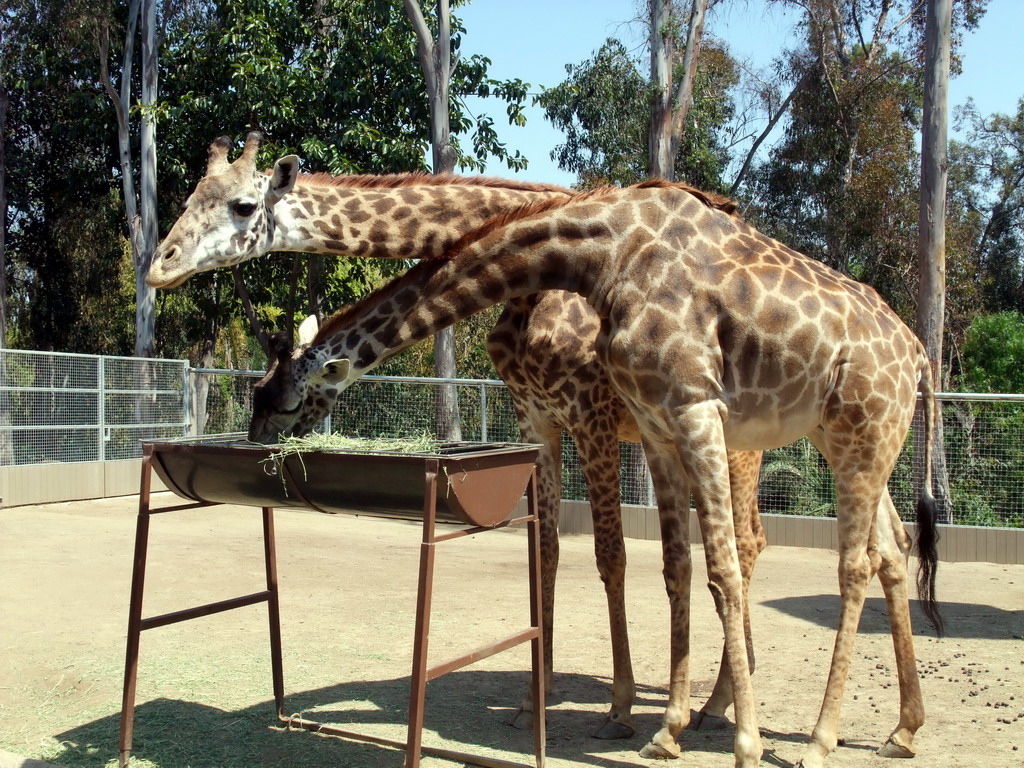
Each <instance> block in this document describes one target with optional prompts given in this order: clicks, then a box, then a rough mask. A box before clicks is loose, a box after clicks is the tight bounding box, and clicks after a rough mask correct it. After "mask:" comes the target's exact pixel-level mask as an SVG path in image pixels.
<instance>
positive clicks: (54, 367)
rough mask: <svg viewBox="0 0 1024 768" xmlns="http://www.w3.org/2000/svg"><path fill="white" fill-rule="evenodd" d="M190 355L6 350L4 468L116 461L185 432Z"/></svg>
mask: <svg viewBox="0 0 1024 768" xmlns="http://www.w3.org/2000/svg"><path fill="white" fill-rule="evenodd" d="M187 372H188V361H187V360H151V359H142V358H133V357H100V356H96V355H75V354H64V353H58V352H25V351H21V350H7V349H5V350H0V466H17V465H23V464H39V463H46V462H84V461H112V460H116V459H130V458H136V457H138V456H140V455H141V449H140V442H139V441H140V440H142V439H145V438H155V437H169V436H175V435H181V434H182V432H183V431H184V430H185V429H186V427H187V426H188V424H187V420H186V418H185V409H184V404H185V399H186V397H187V387H186V380H187V379H186V377H187Z"/></svg>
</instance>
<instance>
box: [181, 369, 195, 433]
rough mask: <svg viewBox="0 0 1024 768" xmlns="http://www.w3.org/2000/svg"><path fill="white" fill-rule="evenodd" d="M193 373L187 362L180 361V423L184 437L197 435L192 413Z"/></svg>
mask: <svg viewBox="0 0 1024 768" xmlns="http://www.w3.org/2000/svg"><path fill="white" fill-rule="evenodd" d="M195 375H196V374H195V371H193V370H192V367H191V366H190V365H189V363H188V360H182V361H181V421H182V423H183V424H184V425H185V430H184V431H185V434H186V435H198V434H199V421H198V419H197V418H196V416H195V415H194V414H193V413H192V400H193V397H192V386H193V384H192V381H193V379H194V378H195Z"/></svg>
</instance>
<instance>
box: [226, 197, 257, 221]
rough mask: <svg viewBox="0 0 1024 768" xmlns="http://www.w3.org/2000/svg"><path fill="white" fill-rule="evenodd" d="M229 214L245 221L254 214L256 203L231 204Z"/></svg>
mask: <svg viewBox="0 0 1024 768" xmlns="http://www.w3.org/2000/svg"><path fill="white" fill-rule="evenodd" d="M231 212H232V213H233V214H235V215H236V216H240V217H241V218H243V219H247V218H249V217H250V216H252V215H253V214H254V213H255V212H256V203H250V202H248V201H245V200H239V201H237V202H234V203H231Z"/></svg>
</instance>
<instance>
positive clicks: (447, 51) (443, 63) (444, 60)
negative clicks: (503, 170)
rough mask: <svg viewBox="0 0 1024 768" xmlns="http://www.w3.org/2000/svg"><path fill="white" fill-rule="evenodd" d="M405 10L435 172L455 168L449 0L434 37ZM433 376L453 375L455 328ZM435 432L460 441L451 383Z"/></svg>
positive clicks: (412, 8) (413, 4)
mask: <svg viewBox="0 0 1024 768" xmlns="http://www.w3.org/2000/svg"><path fill="white" fill-rule="evenodd" d="M404 2H405V12H406V15H407V16H408V17H409V22H410V23H411V24H412V27H413V29H414V30H415V32H416V40H417V46H416V52H417V56H418V57H419V62H420V68H421V69H422V70H423V79H424V80H425V81H426V84H427V96H428V99H429V104H430V143H431V150H432V152H431V154H432V160H433V169H434V173H451V172H452V171H454V170H455V160H456V154H455V148H454V147H453V146H452V144H451V127H450V124H449V121H448V115H449V109H450V108H449V98H448V84H449V82H450V80H451V68H452V56H451V51H452V46H451V13H450V10H449V7H448V0H437V5H436V12H437V37H436V38H435V37H434V36H433V35H432V33H431V31H430V28H429V27H428V26H427V21H426V19H425V18H424V17H423V12H422V10H421V9H420V5H419V0H404ZM434 375H435V376H437V377H438V378H443V379H454V378H455V329H454V328H452V327H449V328H445V329H444V330H443V331H441V332H439V333H438V334H436V335H435V336H434ZM437 434H438V437H440V438H441V439H442V440H461V439H462V424H461V420H460V418H459V400H458V394H457V392H456V390H455V387H454V386H453V385H450V384H447V385H442V386H440V387H439V388H438V394H437Z"/></svg>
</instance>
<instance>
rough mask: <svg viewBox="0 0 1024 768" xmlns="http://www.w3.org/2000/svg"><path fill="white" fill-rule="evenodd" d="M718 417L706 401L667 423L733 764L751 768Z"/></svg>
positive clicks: (756, 755) (739, 603) (750, 701)
mask: <svg viewBox="0 0 1024 768" xmlns="http://www.w3.org/2000/svg"><path fill="white" fill-rule="evenodd" d="M722 415H723V406H722V405H721V404H720V403H718V402H716V401H714V400H708V401H704V402H699V403H695V404H693V405H690V406H688V407H686V408H679V409H675V410H674V411H673V412H672V421H667V423H668V424H669V425H671V427H672V429H673V439H674V443H675V446H676V451H677V453H678V456H679V460H680V462H681V464H682V468H683V471H684V472H685V474H686V477H687V478H688V479H689V480H690V481H691V482H692V483H693V488H694V495H695V498H696V503H697V517H698V520H699V522H700V531H701V538H702V539H703V542H704V558H705V562H706V564H707V572H708V588H709V589H710V590H711V595H712V597H713V598H714V600H715V607H716V608H717V610H718V615H719V617H720V618H721V621H722V630H723V634H724V636H725V653H726V660H727V661H728V665H729V675H730V680H731V683H732V690H733V697H734V708H735V713H736V737H735V740H734V742H733V752H734V755H735V760H736V766H737V768H754V766H757V765H758V763H759V762H760V760H761V752H762V744H761V734H760V732H759V731H758V728H757V713H756V711H755V707H754V691H753V688H752V687H751V682H750V667H749V665H748V663H747V643H746V637H745V634H746V633H745V632H744V589H743V576H742V573H741V569H740V562H739V555H738V554H737V550H736V532H735V527H734V525H733V510H732V494H731V490H730V479H729V458H728V452H727V451H726V447H725V433H724V428H723V426H724V425H723V421H722Z"/></svg>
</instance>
